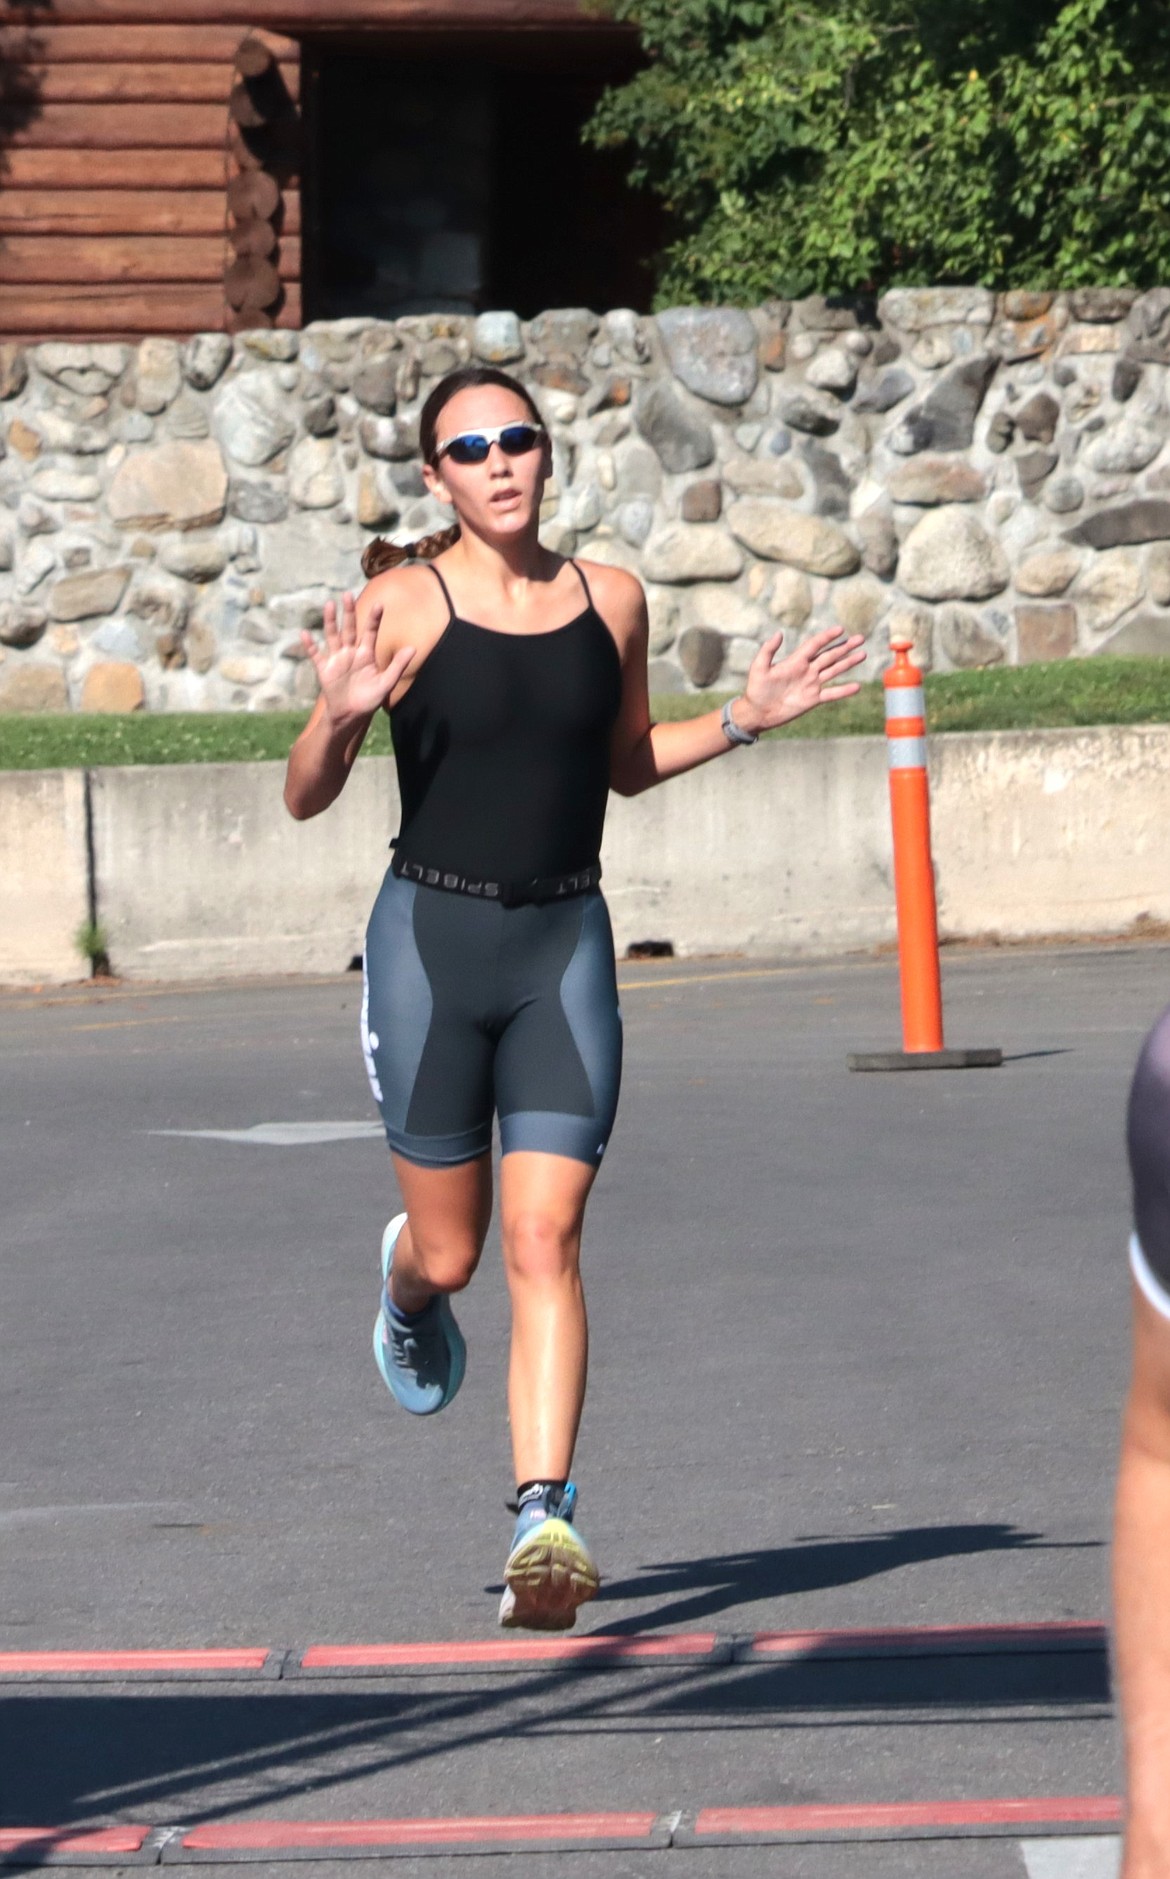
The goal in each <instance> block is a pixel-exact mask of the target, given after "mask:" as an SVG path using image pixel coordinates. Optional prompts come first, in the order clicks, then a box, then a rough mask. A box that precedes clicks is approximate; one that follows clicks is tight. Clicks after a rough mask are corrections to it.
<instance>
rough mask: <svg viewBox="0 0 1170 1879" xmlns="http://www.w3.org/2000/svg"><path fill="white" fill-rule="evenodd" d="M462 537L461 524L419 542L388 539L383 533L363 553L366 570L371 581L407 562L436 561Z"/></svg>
mask: <svg viewBox="0 0 1170 1879" xmlns="http://www.w3.org/2000/svg"><path fill="white" fill-rule="evenodd" d="M458 540H459V524H458V522H456V523H454V524H453V525H452V527H451V528H443V529H440V530H439V531H438V533H437V534H435V535H424V536H422V537H421V539H420V540H418V541H416V542H388V541H387V540H386V538H385V536H383V535H379V536H377V537H376V538H375V540H374V541H372V542H369V543H368V544H367V546H366V548H365V549H364V551H363V553H362V573H363V574H364V575H365V577H366V579H367V581H372V580H373V578H374V576H375V574H385V572H386V570H387V568H397V567H401V565H402V563H403V562H404V561H433V560H434V559H435V556H436V555H441V554H442V553H443V552H444V550H445V549H448V548H452V547H454V545H455V543H456V542H457V541H458Z"/></svg>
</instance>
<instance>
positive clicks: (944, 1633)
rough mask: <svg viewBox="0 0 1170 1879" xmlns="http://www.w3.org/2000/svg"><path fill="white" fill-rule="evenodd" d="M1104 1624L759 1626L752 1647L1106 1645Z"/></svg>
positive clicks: (844, 1651) (807, 1651) (920, 1649)
mask: <svg viewBox="0 0 1170 1879" xmlns="http://www.w3.org/2000/svg"><path fill="white" fill-rule="evenodd" d="M1106 1640H1107V1633H1106V1629H1105V1626H1104V1625H1102V1624H1096V1623H1094V1622H1092V1621H1084V1620H1080V1619H1078V1620H1068V1621H1066V1620H1063V1619H1058V1620H1054V1621H1051V1622H1044V1623H1041V1624H1010V1625H901V1626H891V1627H888V1628H886V1629H881V1630H871V1631H758V1632H757V1633H756V1635H755V1637H754V1638H753V1639H752V1641H751V1646H750V1648H751V1650H752V1651H753V1653H754V1652H757V1651H758V1652H760V1653H762V1654H766V1655H768V1656H774V1657H800V1656H814V1655H824V1656H830V1655H834V1654H835V1655H839V1656H859V1655H862V1654H863V1653H865V1652H867V1651H876V1652H880V1653H881V1654H883V1655H888V1656H894V1655H896V1654H897V1653H898V1652H899V1651H903V1650H904V1651H908V1652H912V1653H914V1654H915V1655H918V1654H924V1655H925V1654H938V1655H940V1656H941V1655H943V1654H945V1653H946V1652H949V1651H955V1652H962V1651H978V1652H984V1651H986V1652H991V1651H995V1650H997V1649H1004V1648H1006V1649H1009V1650H1013V1651H1026V1650H1027V1649H1028V1648H1029V1647H1031V1648H1032V1649H1034V1650H1035V1649H1039V1650H1051V1649H1052V1648H1053V1647H1054V1646H1056V1647H1058V1648H1060V1647H1063V1648H1065V1649H1072V1650H1091V1649H1095V1648H1102V1649H1103V1648H1104V1646H1105V1643H1106Z"/></svg>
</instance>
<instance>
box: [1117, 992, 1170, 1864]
mask: <svg viewBox="0 0 1170 1879" xmlns="http://www.w3.org/2000/svg"><path fill="white" fill-rule="evenodd" d="M1128 1138H1129V1155H1130V1167H1131V1170H1132V1174H1133V1188H1134V1229H1135V1230H1134V1238H1133V1241H1132V1243H1131V1248H1130V1256H1131V1263H1132V1266H1133V1274H1134V1349H1133V1376H1132V1381H1131V1384H1130V1392H1129V1399H1128V1402H1127V1404H1126V1411H1125V1422H1124V1427H1123V1432H1122V1443H1121V1467H1120V1472H1119V1476H1118V1483H1117V1513H1116V1528H1115V1535H1114V1556H1113V1577H1114V1627H1115V1649H1116V1657H1117V1671H1118V1678H1119V1683H1120V1692H1121V1702H1122V1712H1123V1720H1124V1728H1125V1750H1126V1772H1127V1791H1128V1824H1127V1830H1126V1847H1125V1864H1124V1867H1123V1874H1124V1879H1170V1011H1168V1012H1166V1013H1164V1014H1163V1016H1162V1017H1161V1018H1160V1019H1159V1021H1158V1023H1157V1024H1156V1025H1155V1026H1154V1029H1153V1030H1152V1031H1151V1033H1150V1035H1149V1037H1148V1038H1147V1039H1146V1042H1145V1045H1144V1047H1143V1049H1142V1053H1141V1056H1140V1058H1139V1059H1138V1066H1137V1070H1136V1072H1135V1075H1134V1081H1133V1087H1132V1090H1131V1094H1130V1105H1129V1129H1128Z"/></svg>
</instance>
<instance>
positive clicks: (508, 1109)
mask: <svg viewBox="0 0 1170 1879" xmlns="http://www.w3.org/2000/svg"><path fill="white" fill-rule="evenodd" d="M508 920H509V927H508V933H507V944H506V946H505V948H504V949H503V951H502V955H501V965H500V979H501V988H502V991H503V992H505V993H506V995H507V1000H508V1010H509V1016H508V1019H507V1022H506V1024H505V1025H504V1027H503V1029H502V1031H501V1034H500V1038H499V1042H498V1044H497V1047H496V1056H495V1066H494V1085H495V1100H496V1107H497V1110H498V1112H499V1117H500V1138H501V1144H502V1147H503V1152H504V1154H505V1155H509V1154H513V1153H516V1152H524V1151H527V1152H535V1153H539V1154H550V1155H562V1156H569V1157H570V1158H571V1159H573V1160H575V1161H583V1162H586V1163H588V1164H589V1166H590V1167H593V1168H596V1167H597V1166H598V1165H599V1163H600V1161H601V1158H602V1155H603V1154H604V1152H605V1148H606V1144H607V1142H608V1140H609V1135H610V1131H611V1129H612V1127H613V1121H614V1115H615V1112H616V1110H617V1101H618V1092H619V1088H620V1085H621V1062H622V1027H621V1012H620V1009H619V1005H618V995H617V974H616V969H615V965H614V955H613V936H612V933H611V931H610V924H609V914H608V911H607V909H606V905H605V902H604V900H603V899H602V897H601V895H600V894H583V895H579V896H577V897H576V898H574V899H572V900H568V901H562V902H553V903H552V904H550V905H546V906H539V907H520V908H514V909H512V910H510V912H509V914H508Z"/></svg>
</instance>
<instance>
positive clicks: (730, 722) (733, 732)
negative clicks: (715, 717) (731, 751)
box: [719, 698, 760, 744]
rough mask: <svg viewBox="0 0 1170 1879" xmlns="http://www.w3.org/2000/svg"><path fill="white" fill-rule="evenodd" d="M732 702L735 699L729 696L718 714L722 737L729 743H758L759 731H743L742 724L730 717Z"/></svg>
mask: <svg viewBox="0 0 1170 1879" xmlns="http://www.w3.org/2000/svg"><path fill="white" fill-rule="evenodd" d="M734 703H735V699H734V698H729V699H728V700H727V703H726V704H725V705H724V707H723V711H722V713H721V714H720V718H719V722H720V725H721V726H722V729H723V735H724V737H725V738H726V739H727V741H728V743H729V744H758V743H759V741H760V734H759V732H758V731H745V730H744V729H743V727H742V725H739V724H737V723H736V721H735V719H734V718H733V717H732V715H731V707H732V705H733V704H734Z"/></svg>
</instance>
